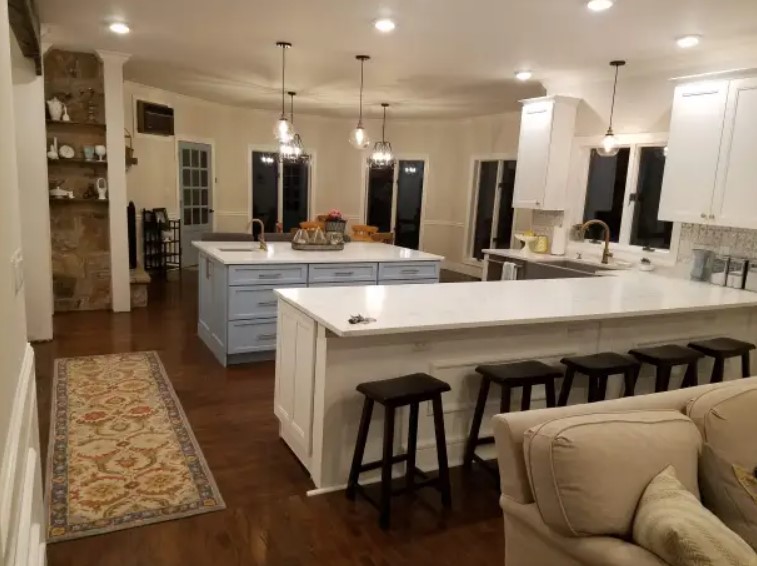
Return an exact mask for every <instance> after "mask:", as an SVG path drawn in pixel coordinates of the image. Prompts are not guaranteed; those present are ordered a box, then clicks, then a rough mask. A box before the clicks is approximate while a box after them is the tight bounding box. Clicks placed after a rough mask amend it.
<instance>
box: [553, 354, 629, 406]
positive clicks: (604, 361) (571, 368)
mask: <svg viewBox="0 0 757 566" xmlns="http://www.w3.org/2000/svg"><path fill="white" fill-rule="evenodd" d="M561 362H562V363H563V364H564V365H565V367H566V370H565V379H564V380H563V383H562V388H561V389H560V400H559V401H558V405H560V406H561V407H564V406H565V405H567V404H568V397H569V396H570V389H571V387H573V378H574V377H575V375H576V373H582V374H584V375H586V376H588V377H589V398H588V401H589V403H594V402H596V401H603V400H604V399H605V396H606V395H607V380H608V379H609V378H610V376H611V375H619V374H622V375H623V380H624V383H625V387H624V390H623V396H624V397H631V396H633V393H634V389H635V388H636V380H637V379H638V377H639V368H640V367H641V364H639V362H637V361H636V360H635V359H633V358H630V357H628V356H624V355H622V354H616V353H614V352H602V353H600V354H591V355H589V356H575V357H570V358H563V359H562V360H561Z"/></svg>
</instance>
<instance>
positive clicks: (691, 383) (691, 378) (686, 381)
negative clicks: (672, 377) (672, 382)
mask: <svg viewBox="0 0 757 566" xmlns="http://www.w3.org/2000/svg"><path fill="white" fill-rule="evenodd" d="M697 365H698V364H697V361H696V360H694V361H693V362H691V363H690V364H689V365H688V366H686V374H685V375H684V376H683V383H682V384H681V387H696V386H697V385H699V377H698V375H697V374H698V373H699V372H698V371H697Z"/></svg>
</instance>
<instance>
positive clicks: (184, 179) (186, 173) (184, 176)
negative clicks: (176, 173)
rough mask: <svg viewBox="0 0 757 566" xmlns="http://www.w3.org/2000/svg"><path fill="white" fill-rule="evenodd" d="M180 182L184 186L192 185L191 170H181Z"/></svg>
mask: <svg viewBox="0 0 757 566" xmlns="http://www.w3.org/2000/svg"><path fill="white" fill-rule="evenodd" d="M181 183H182V185H184V186H185V187H191V186H192V171H191V170H190V169H182V170H181Z"/></svg>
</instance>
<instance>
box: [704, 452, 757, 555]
mask: <svg viewBox="0 0 757 566" xmlns="http://www.w3.org/2000/svg"><path fill="white" fill-rule="evenodd" d="M699 486H700V488H701V490H702V503H704V505H705V506H706V507H707V508H708V509H710V510H711V511H712V512H713V513H715V515H717V516H718V518H719V519H720V520H721V521H723V522H724V523H725V524H726V525H727V526H728V528H730V529H731V530H732V531H734V532H735V533H737V534H738V535H739V536H740V537H741V538H743V539H744V540H745V541H746V542H747V543H749V546H751V547H752V548H753V549H755V550H757V479H755V477H754V472H751V471H749V470H747V469H746V468H743V467H741V466H738V465H736V464H732V463H731V462H728V461H727V460H726V459H725V458H723V456H722V455H721V454H720V453H719V452H717V451H716V450H715V449H714V448H713V447H712V446H711V445H709V444H705V446H704V448H703V449H702V455H701V457H700V458H699Z"/></svg>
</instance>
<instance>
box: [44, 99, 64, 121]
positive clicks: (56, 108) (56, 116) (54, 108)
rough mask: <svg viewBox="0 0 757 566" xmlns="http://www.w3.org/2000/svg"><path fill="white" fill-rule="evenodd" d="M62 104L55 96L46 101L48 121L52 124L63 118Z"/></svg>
mask: <svg viewBox="0 0 757 566" xmlns="http://www.w3.org/2000/svg"><path fill="white" fill-rule="evenodd" d="M63 108H64V107H63V103H62V102H61V101H60V100H59V99H58V97H57V96H53V97H52V98H51V99H50V100H48V101H47V110H48V112H50V119H51V120H52V121H53V122H60V120H61V118H62V117H63Z"/></svg>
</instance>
